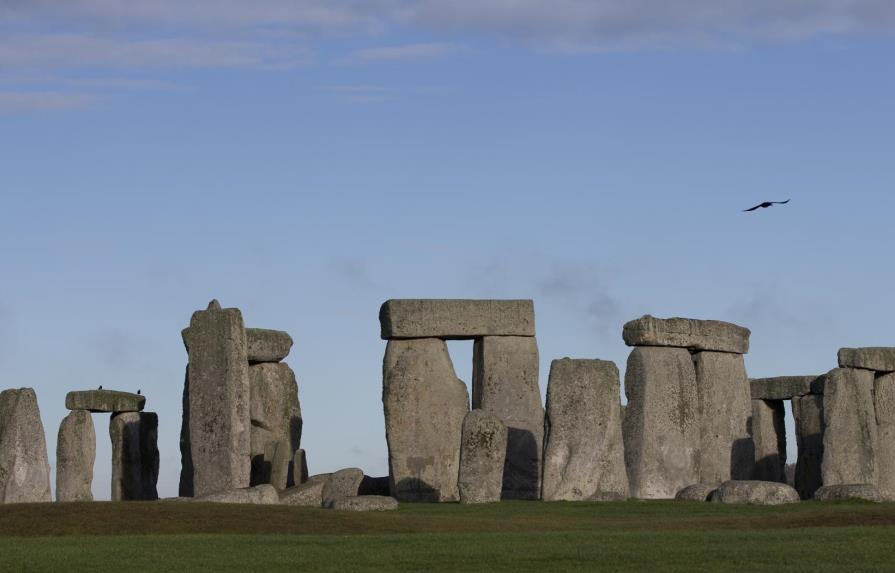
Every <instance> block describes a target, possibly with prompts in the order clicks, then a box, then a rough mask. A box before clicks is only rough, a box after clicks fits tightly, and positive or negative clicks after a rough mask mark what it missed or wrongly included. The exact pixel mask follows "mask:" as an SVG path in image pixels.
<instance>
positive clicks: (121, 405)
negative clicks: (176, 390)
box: [65, 390, 146, 413]
mask: <svg viewBox="0 0 895 573" xmlns="http://www.w3.org/2000/svg"><path fill="white" fill-rule="evenodd" d="M144 406H146V396H141V395H139V394H131V393H130V392H119V391H117V390H79V391H75V392H69V393H68V394H66V395H65V407H66V408H68V409H69V410H87V411H89V412H94V413H96V412H105V413H112V412H141V411H143V407H144Z"/></svg>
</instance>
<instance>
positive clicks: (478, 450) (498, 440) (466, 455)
mask: <svg viewBox="0 0 895 573" xmlns="http://www.w3.org/2000/svg"><path fill="white" fill-rule="evenodd" d="M506 451H507V427H506V425H504V423H503V422H501V421H500V418H498V417H497V416H495V415H494V414H492V413H490V412H487V411H485V410H472V411H471V412H469V413H468V414H466V417H465V418H464V420H463V439H462V442H461V445H460V478H459V486H460V503H463V504H476V503H495V502H498V501H500V497H501V491H502V490H503V472H504V462H505V459H506Z"/></svg>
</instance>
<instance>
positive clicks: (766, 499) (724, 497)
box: [711, 481, 800, 505]
mask: <svg viewBox="0 0 895 573" xmlns="http://www.w3.org/2000/svg"><path fill="white" fill-rule="evenodd" d="M711 501H713V502H715V503H730V504H746V505H783V504H787V503H798V502H799V501H800V500H799V493H798V492H797V491H796V490H795V489H794V488H792V487H791V486H788V485H786V484H785V483H777V482H772V481H728V482H724V483H723V484H721V487H719V488H718V489H717V490H716V491H715V492H714V493H713V494H712V497H711Z"/></svg>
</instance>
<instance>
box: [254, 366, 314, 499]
mask: <svg viewBox="0 0 895 573" xmlns="http://www.w3.org/2000/svg"><path fill="white" fill-rule="evenodd" d="M249 385H250V396H251V399H250V412H251V414H250V418H251V424H252V427H251V453H252V475H251V482H250V483H251V484H252V485H259V484H262V483H270V484H272V485H273V486H274V487H276V488H277V489H285V488H287V487H292V486H293V485H295V484H296V483H297V482H296V479H295V468H294V465H293V459H294V455H295V451H296V450H298V449H299V445H300V443H301V428H302V417H301V405H300V404H299V400H298V383H297V382H296V380H295V374H294V373H293V372H292V369H291V368H290V367H289V365H288V364H286V363H285V362H279V363H263V364H255V365H252V366H250V367H249ZM299 463H301V461H300V460H299ZM300 471H301V468H300V467H299V472H300ZM299 480H300V476H299Z"/></svg>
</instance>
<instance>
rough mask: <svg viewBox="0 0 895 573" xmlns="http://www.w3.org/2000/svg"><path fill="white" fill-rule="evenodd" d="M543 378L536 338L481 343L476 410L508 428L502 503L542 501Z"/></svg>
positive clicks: (475, 371) (476, 359)
mask: <svg viewBox="0 0 895 573" xmlns="http://www.w3.org/2000/svg"><path fill="white" fill-rule="evenodd" d="M538 374H539V372H538V343H537V340H536V339H535V338H532V337H520V336H486V337H484V338H479V339H476V341H475V345H474V346H473V368H472V378H473V381H472V407H473V409H482V410H485V411H487V412H491V413H492V414H494V415H495V416H497V417H498V418H500V420H501V421H502V422H503V423H504V424H506V427H507V453H506V463H505V464H504V469H503V494H502V497H503V499H538V498H539V497H540V494H541V467H542V456H543V450H544V407H543V405H542V403H541V389H540V387H539V386H538Z"/></svg>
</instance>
